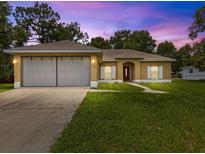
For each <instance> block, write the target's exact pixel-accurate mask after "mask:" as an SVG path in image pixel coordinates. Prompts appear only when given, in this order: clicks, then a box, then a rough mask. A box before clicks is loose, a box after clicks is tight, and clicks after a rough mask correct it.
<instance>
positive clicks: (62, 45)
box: [4, 40, 175, 61]
mask: <svg viewBox="0 0 205 154" xmlns="http://www.w3.org/2000/svg"><path fill="white" fill-rule="evenodd" d="M4 52H6V53H11V54H12V53H18V52H22V53H28V52H33V53H35V52H36V53H38V52H46V53H50V52H52V53H53V52H103V61H115V60H118V59H123V58H124V59H141V60H142V61H175V59H172V58H168V57H163V56H158V55H154V54H149V53H145V52H140V51H135V50H131V49H98V48H95V47H91V46H87V45H83V44H80V43H74V42H72V41H70V40H64V41H56V42H51V43H45V44H38V45H31V46H24V47H19V48H11V49H7V50H4Z"/></svg>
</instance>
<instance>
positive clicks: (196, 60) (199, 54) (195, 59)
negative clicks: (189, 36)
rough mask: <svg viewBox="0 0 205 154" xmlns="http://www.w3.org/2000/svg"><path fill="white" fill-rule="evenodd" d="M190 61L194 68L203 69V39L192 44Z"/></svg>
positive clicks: (204, 49)
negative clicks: (192, 53)
mask: <svg viewBox="0 0 205 154" xmlns="http://www.w3.org/2000/svg"><path fill="white" fill-rule="evenodd" d="M193 50H194V55H193V56H192V63H193V65H194V66H195V67H196V68H199V69H202V70H205V39H203V40H202V41H201V42H199V43H195V44H194V45H193Z"/></svg>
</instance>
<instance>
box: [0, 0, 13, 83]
mask: <svg viewBox="0 0 205 154" xmlns="http://www.w3.org/2000/svg"><path fill="white" fill-rule="evenodd" d="M11 11H12V8H11V6H10V5H9V4H8V2H4V1H0V79H1V80H2V79H4V80H8V78H9V76H10V74H11V73H12V72H11V68H12V65H11V61H12V57H11V56H10V55H9V54H6V53H3V49H7V48H9V47H10V45H11V42H12V35H11V34H12V25H11V22H10V21H9V19H8V16H9V15H11Z"/></svg>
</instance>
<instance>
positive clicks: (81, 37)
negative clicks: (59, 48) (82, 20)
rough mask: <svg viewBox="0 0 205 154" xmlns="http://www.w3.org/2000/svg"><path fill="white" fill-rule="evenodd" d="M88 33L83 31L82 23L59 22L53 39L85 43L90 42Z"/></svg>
mask: <svg viewBox="0 0 205 154" xmlns="http://www.w3.org/2000/svg"><path fill="white" fill-rule="evenodd" d="M88 38H89V37H88V34H87V33H86V32H85V33H83V32H82V31H81V29H80V24H79V23H77V22H71V23H67V24H66V23H59V24H58V26H57V28H56V31H55V35H54V38H53V40H55V41H59V40H67V39H69V40H71V41H74V42H79V41H81V43H83V44H88Z"/></svg>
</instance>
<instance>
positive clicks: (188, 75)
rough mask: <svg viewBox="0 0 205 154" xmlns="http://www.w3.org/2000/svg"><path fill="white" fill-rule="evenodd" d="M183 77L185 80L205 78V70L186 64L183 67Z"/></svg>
mask: <svg viewBox="0 0 205 154" xmlns="http://www.w3.org/2000/svg"><path fill="white" fill-rule="evenodd" d="M181 69H182V71H181V75H182V79H185V80H205V70H200V69H198V68H195V67H193V66H186V67H182V68H181Z"/></svg>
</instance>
